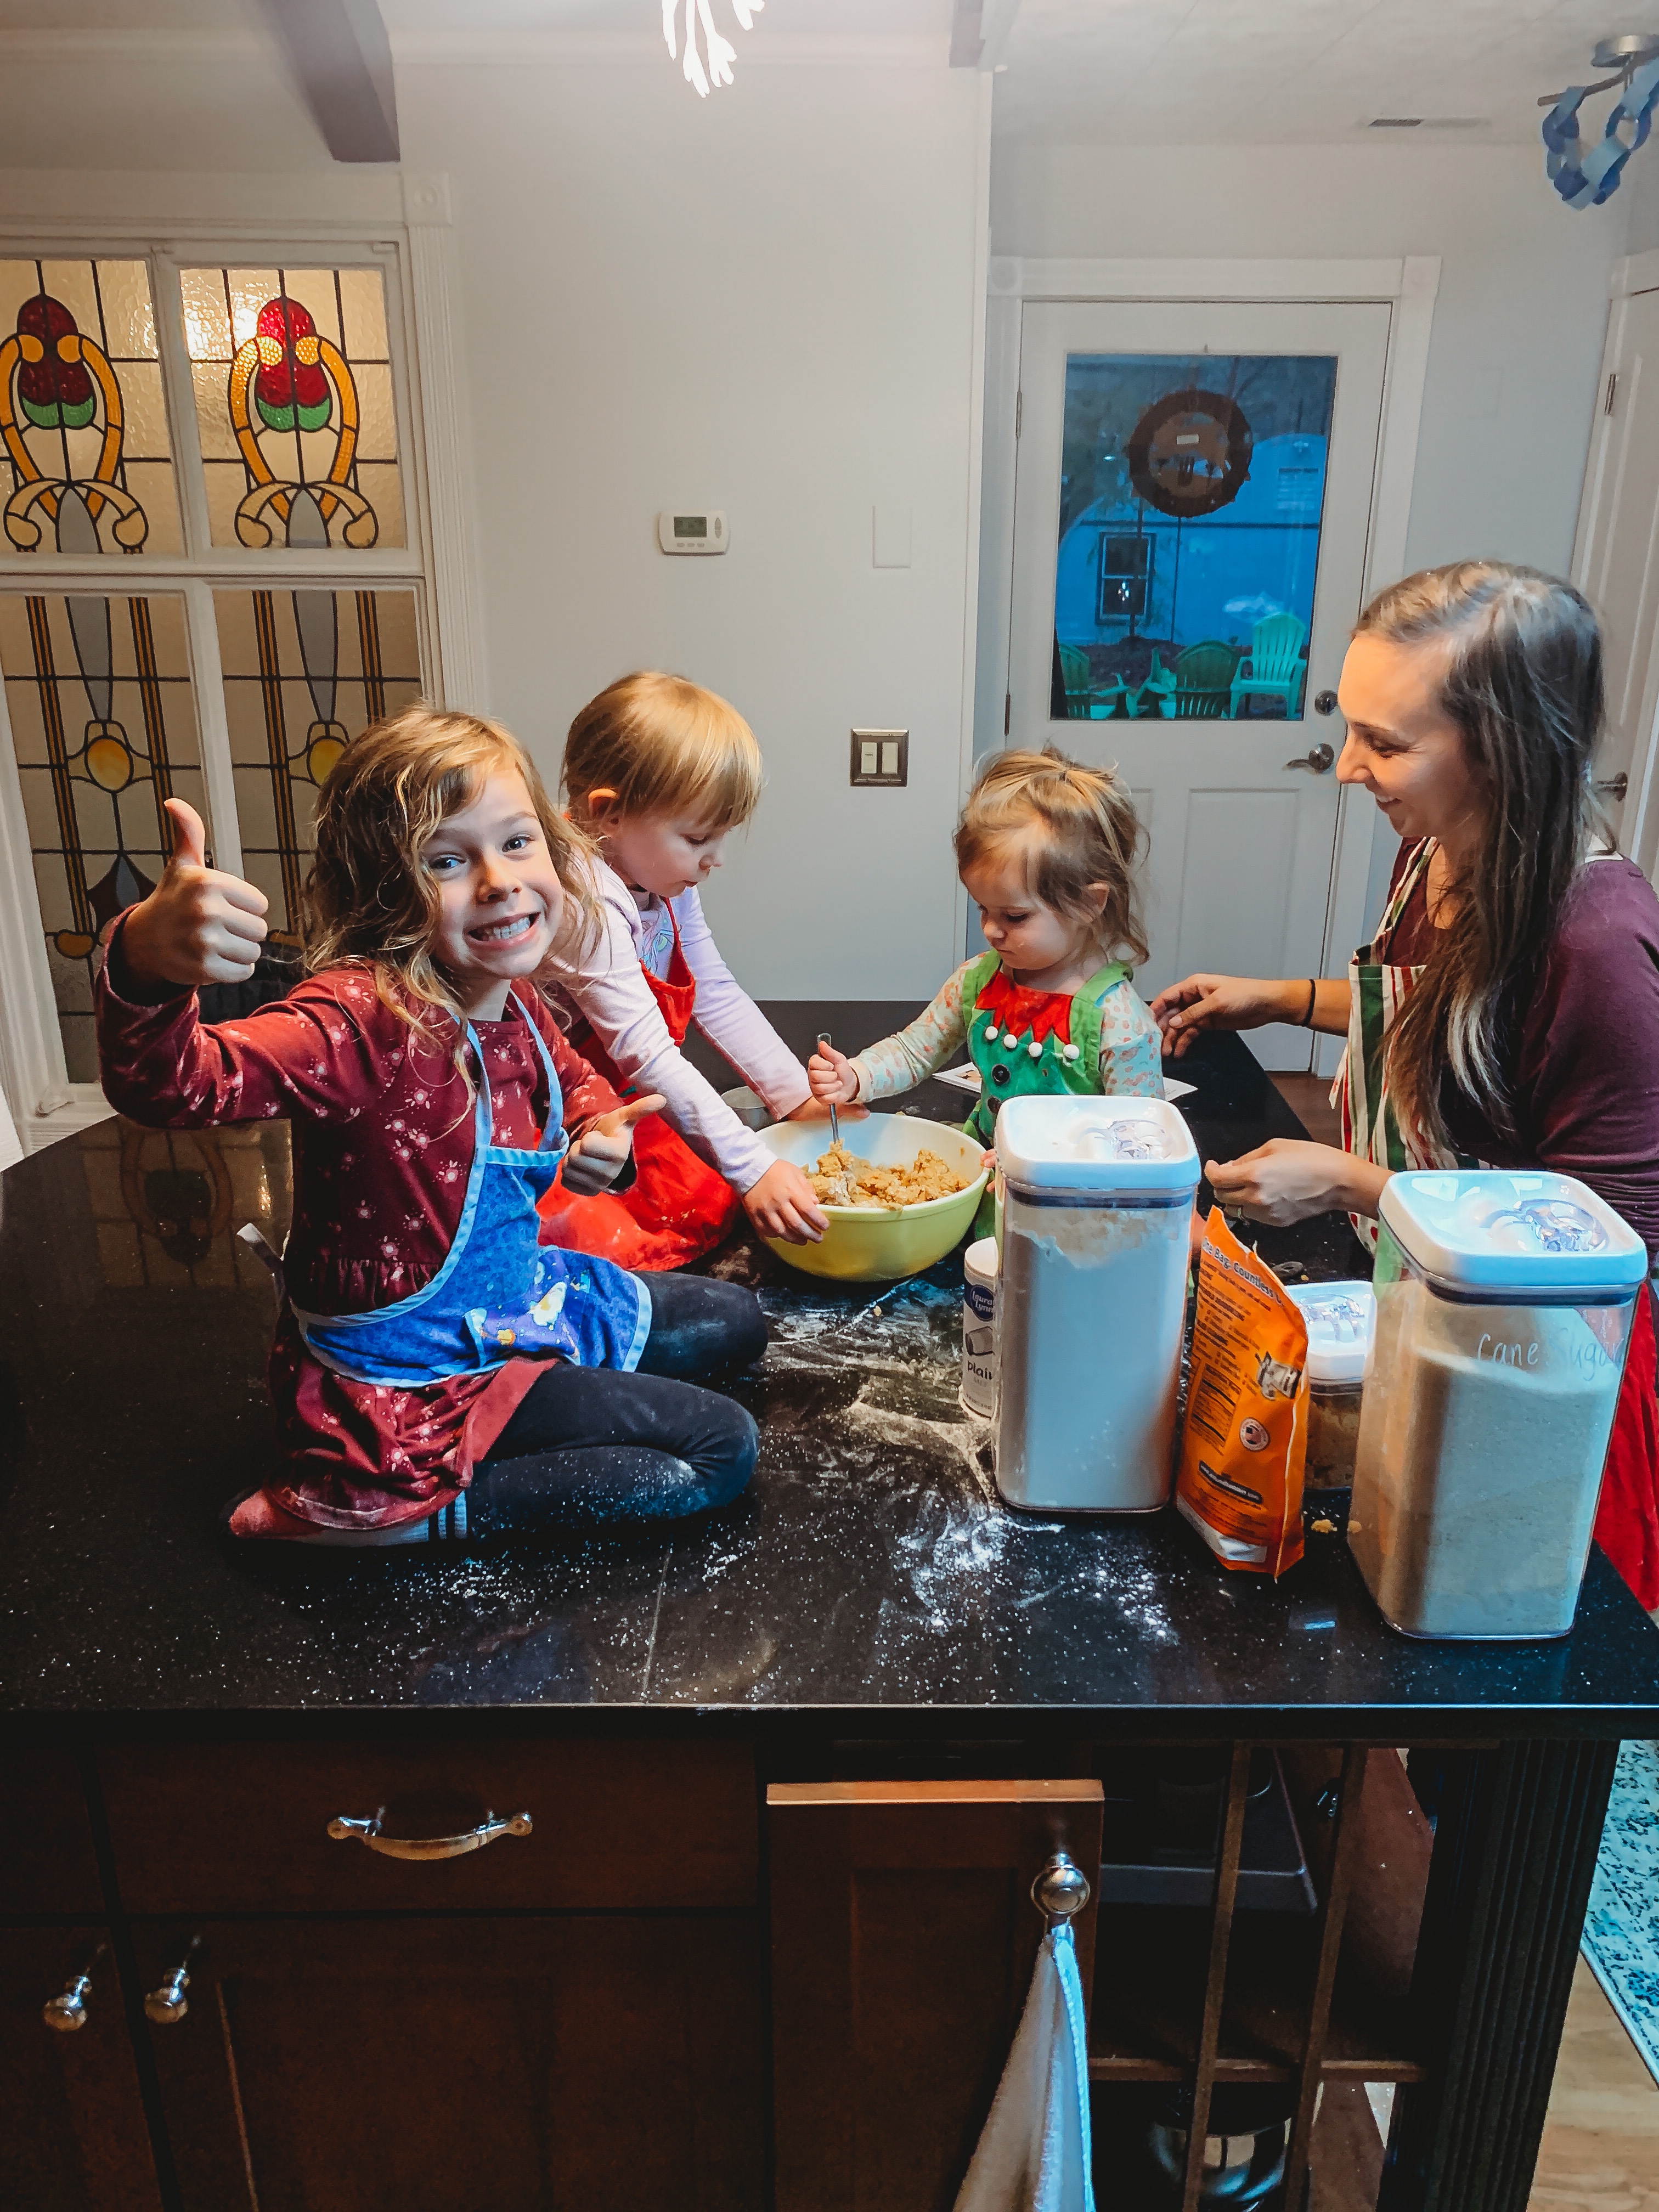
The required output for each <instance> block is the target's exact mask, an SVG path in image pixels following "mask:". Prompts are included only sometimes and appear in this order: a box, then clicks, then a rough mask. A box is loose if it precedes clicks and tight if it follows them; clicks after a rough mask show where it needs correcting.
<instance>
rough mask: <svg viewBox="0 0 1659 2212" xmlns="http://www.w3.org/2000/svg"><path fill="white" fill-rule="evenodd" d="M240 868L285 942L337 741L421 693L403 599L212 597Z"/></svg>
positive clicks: (292, 931) (366, 595) (405, 595)
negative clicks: (267, 906) (255, 887)
mask: <svg viewBox="0 0 1659 2212" xmlns="http://www.w3.org/2000/svg"><path fill="white" fill-rule="evenodd" d="M213 601H214V608H215V611H216V615H217V617H218V625H219V658H220V660H221V661H222V664H223V668H224V678H225V713H226V717H227V720H228V722H229V725H230V757H231V763H232V770H233V774H234V779H235V786H236V813H237V819H238V822H239V823H240V829H241V837H242V868H243V872H244V873H245V874H246V877H247V879H248V881H249V882H250V883H252V884H258V887H259V889H260V890H262V891H263V892H264V895H265V896H266V897H267V898H268V899H269V900H270V904H271V914H270V923H271V927H272V928H273V930H276V931H280V932H282V933H284V934H287V935H289V936H295V937H297V936H298V934H299V932H300V928H301V890H302V889H303V886H304V883H305V877H306V870H307V866H308V865H309V858H310V854H311V851H312V847H313V842H314V834H313V825H314V823H315V820H316V809H317V793H318V792H319V789H320V788H321V787H322V786H323V784H324V783H325V782H326V781H327V780H328V772H329V770H330V769H331V768H332V767H333V765H334V763H335V762H336V761H337V760H338V758H339V757H340V754H341V752H342V751H343V749H344V747H345V744H346V741H347V739H348V738H354V737H356V734H357V732H358V731H359V730H361V729H362V728H364V727H365V726H366V725H367V724H368V723H370V722H372V721H375V720H378V719H379V718H380V716H381V715H382V714H396V713H397V711H398V708H400V707H406V706H408V705H410V703H411V702H413V701H414V700H416V699H418V698H419V697H420V696H421V661H420V644H419V639H418V636H417V634H416V623H415V594H414V593H413V592H407V591H396V592H330V591H319V590H311V591H300V592H215V593H214V595H213Z"/></svg>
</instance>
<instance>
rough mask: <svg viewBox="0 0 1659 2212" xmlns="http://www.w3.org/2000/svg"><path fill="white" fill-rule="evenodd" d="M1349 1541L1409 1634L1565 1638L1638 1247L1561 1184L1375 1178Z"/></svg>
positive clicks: (1502, 1176)
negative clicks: (1365, 1359)
mask: <svg viewBox="0 0 1659 2212" xmlns="http://www.w3.org/2000/svg"><path fill="white" fill-rule="evenodd" d="M1381 1214H1382V1228H1381V1233H1380V1235H1379V1238H1378V1243H1377V1255H1376V1277H1375V1279H1374V1285H1373V1286H1374V1288H1375V1290H1376V1333H1375V1334H1374V1336H1373V1338H1372V1341H1371V1352H1370V1362H1369V1364H1368V1365H1367V1367H1366V1370H1365V1398H1364V1407H1363V1408H1362V1410H1361V1413H1360V1418H1359V1450H1358V1461H1357V1463H1356V1466H1355V1468H1354V1482H1353V1501H1352V1508H1351V1511H1350V1517H1349V1523H1348V1543H1349V1547H1350V1549H1351V1550H1352V1553H1353V1555H1354V1559H1355V1560H1356V1562H1357V1564H1358V1568H1359V1571H1360V1573H1361V1574H1362V1575H1363V1576H1364V1578H1365V1582H1366V1584H1367V1586H1368V1587H1369V1589H1370V1592H1371V1595H1372V1596H1373V1597H1374V1598H1375V1599H1376V1602H1377V1604H1378V1606H1379V1607H1380V1608H1381V1609H1382V1613H1383V1618H1384V1619H1385V1620H1388V1621H1389V1622H1390V1623H1391V1624H1392V1626H1395V1628H1399V1629H1402V1630H1404V1631H1405V1632H1406V1633H1407V1635H1410V1636H1445V1637H1454V1636H1468V1637H1523V1638H1524V1637H1546V1636H1565V1634H1566V1633H1567V1632H1568V1631H1569V1630H1570V1629H1571V1626H1572V1617H1573V1612H1574V1609H1575V1607H1577V1602H1578V1586H1579V1584H1580V1583H1581V1582H1582V1581H1583V1573H1584V1560H1585V1557H1586V1555H1587V1553H1588V1552H1589V1541H1590V1528H1591V1524H1592V1523H1593V1522H1594V1520H1595V1504H1596V1499H1597V1497H1598V1495H1599V1494H1600V1492H1601V1468H1602V1462H1604V1460H1605V1459H1606V1457H1607V1439H1608V1437H1609V1436H1610V1434H1611V1432H1612V1428H1613V1408H1614V1406H1615V1403H1616V1401H1617V1400H1618V1396H1619V1385H1620V1380H1621V1377H1622V1376H1623V1372H1624V1364H1625V1351H1626V1345H1627V1343H1628V1341H1629V1338H1630V1328H1631V1321H1632V1314H1633V1311H1634V1305H1635V1300H1636V1297H1637V1293H1638V1290H1639V1288H1640V1286H1641V1285H1642V1282H1643V1279H1644V1277H1645V1275H1646V1273H1647V1265H1648V1261H1647V1252H1646V1249H1645V1248H1644V1245H1643V1243H1642V1241H1641V1239H1640V1238H1639V1237H1637V1236H1636V1235H1635V1233H1634V1232H1633V1231H1632V1230H1631V1229H1630V1228H1628V1227H1627V1226H1626V1224H1625V1223H1624V1222H1623V1221H1621V1220H1620V1218H1619V1216H1618V1215H1617V1214H1616V1213H1614V1212H1613V1209H1612V1208H1611V1207H1610V1206H1607V1205H1605V1204H1604V1203H1603V1202H1602V1200H1601V1199H1599V1198H1598V1197H1597V1196H1596V1195H1595V1192H1594V1191H1591V1190H1589V1189H1587V1188H1585V1186H1584V1185H1583V1183H1581V1182H1575V1181H1574V1179H1573V1178H1572V1177H1571V1176H1561V1175H1552V1174H1547V1173H1543V1172H1540V1173H1537V1174H1530V1173H1522V1172H1519V1171H1517V1172H1515V1173H1497V1172H1493V1171H1490V1170H1483V1171H1480V1172H1478V1173H1476V1172H1470V1173H1462V1172H1457V1173H1451V1172H1446V1173H1440V1172H1437V1171H1429V1172H1425V1173H1420V1174H1413V1175H1396V1176H1390V1178H1389V1182H1387V1184H1386V1185H1385V1186H1384V1188H1383V1198H1382V1205H1381Z"/></svg>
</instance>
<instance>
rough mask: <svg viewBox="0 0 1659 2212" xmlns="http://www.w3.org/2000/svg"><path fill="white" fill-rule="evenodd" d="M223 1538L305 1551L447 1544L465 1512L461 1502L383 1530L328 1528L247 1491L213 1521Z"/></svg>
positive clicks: (461, 1532) (462, 1526)
mask: <svg viewBox="0 0 1659 2212" xmlns="http://www.w3.org/2000/svg"><path fill="white" fill-rule="evenodd" d="M219 1526H220V1527H221V1528H222V1530H223V1531H224V1533H225V1534H226V1535H228V1536H230V1537H233V1538H234V1539H235V1541H237V1542H239V1543H245V1542H251V1543H255V1544H304V1545H306V1546H307V1547H309V1548H311V1549H313V1550H315V1549H336V1550H340V1549H344V1550H352V1551H382V1550H386V1549H389V1548H390V1547H392V1546H394V1545H400V1544H427V1543H449V1542H453V1541H457V1540H458V1539H459V1538H462V1537H464V1536H465V1534H466V1507H465V1503H464V1502H463V1499H462V1498H457V1499H456V1500H455V1501H454V1503H453V1504H452V1505H448V1506H443V1507H441V1508H440V1509H439V1510H437V1511H436V1512H435V1513H429V1514H423V1515H421V1516H417V1517H416V1519H415V1520H412V1521H398V1522H394V1523H393V1524H392V1527H391V1528H330V1527H328V1526H327V1525H326V1524H325V1523H324V1522H317V1521H302V1520H301V1518H300V1516H299V1515H298V1514H297V1513H290V1512H289V1510H288V1509H287V1508H286V1506H282V1505H278V1504H277V1503H276V1500H275V1499H274V1498H272V1497H271V1496H270V1493H269V1492H266V1491H264V1490H251V1491H249V1492H248V1494H247V1496H246V1498H237V1499H236V1501H235V1502H234V1504H231V1505H229V1506H227V1507H226V1508H225V1509H224V1510H222V1513H221V1515H220V1516H219Z"/></svg>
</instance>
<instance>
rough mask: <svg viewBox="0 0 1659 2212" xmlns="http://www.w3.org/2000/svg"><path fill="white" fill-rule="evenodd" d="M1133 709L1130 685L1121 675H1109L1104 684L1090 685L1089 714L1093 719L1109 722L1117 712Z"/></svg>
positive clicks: (1127, 711)
mask: <svg viewBox="0 0 1659 2212" xmlns="http://www.w3.org/2000/svg"><path fill="white" fill-rule="evenodd" d="M1133 711H1134V709H1133V708H1132V707H1131V705H1130V704H1129V687H1128V685H1127V684H1126V683H1125V682H1124V680H1123V678H1121V676H1119V675H1112V676H1109V677H1108V678H1107V679H1106V681H1105V682H1104V683H1103V684H1091V686H1090V690H1089V714H1090V717H1091V720H1094V721H1097V722H1109V721H1110V720H1112V717H1113V716H1114V715H1115V714H1133Z"/></svg>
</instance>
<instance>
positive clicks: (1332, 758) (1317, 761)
mask: <svg viewBox="0 0 1659 2212" xmlns="http://www.w3.org/2000/svg"><path fill="white" fill-rule="evenodd" d="M1335 765H1336V748H1335V746H1334V745H1310V746H1309V748H1308V750H1307V751H1306V752H1305V753H1298V754H1297V757H1296V758H1295V759H1294V760H1287V761H1286V762H1285V767H1286V768H1310V769H1312V770H1313V772H1314V774H1315V775H1328V773H1329V771H1330V770H1331V769H1333V768H1334V767H1335Z"/></svg>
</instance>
